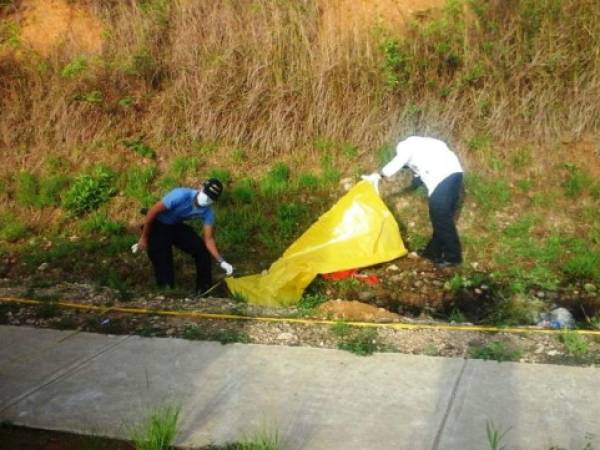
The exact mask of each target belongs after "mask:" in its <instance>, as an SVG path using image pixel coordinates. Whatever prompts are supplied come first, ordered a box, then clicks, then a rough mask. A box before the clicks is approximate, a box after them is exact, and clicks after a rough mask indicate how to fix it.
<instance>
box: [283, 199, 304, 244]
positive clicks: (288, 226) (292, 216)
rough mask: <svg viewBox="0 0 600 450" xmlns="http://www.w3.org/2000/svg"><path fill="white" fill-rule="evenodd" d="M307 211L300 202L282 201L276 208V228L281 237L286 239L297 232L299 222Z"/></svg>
mask: <svg viewBox="0 0 600 450" xmlns="http://www.w3.org/2000/svg"><path fill="white" fill-rule="evenodd" d="M307 213H308V211H307V209H306V207H305V206H304V205H302V204H300V203H284V204H281V205H279V207H278V208H277V219H278V228H279V232H280V235H281V236H282V237H283V239H288V238H290V237H292V236H293V235H294V234H296V233H297V232H298V230H299V229H300V224H301V223H302V221H303V219H304V218H305V217H306V215H307Z"/></svg>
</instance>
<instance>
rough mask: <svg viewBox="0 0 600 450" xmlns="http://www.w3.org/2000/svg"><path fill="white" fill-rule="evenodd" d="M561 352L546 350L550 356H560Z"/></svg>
mask: <svg viewBox="0 0 600 450" xmlns="http://www.w3.org/2000/svg"><path fill="white" fill-rule="evenodd" d="M560 354H561V353H560V352H559V351H558V350H550V351H549V352H546V355H548V356H558V355H560Z"/></svg>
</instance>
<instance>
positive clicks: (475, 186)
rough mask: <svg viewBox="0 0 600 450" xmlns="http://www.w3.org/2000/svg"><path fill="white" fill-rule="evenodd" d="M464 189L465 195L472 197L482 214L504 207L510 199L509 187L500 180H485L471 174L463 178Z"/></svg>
mask: <svg viewBox="0 0 600 450" xmlns="http://www.w3.org/2000/svg"><path fill="white" fill-rule="evenodd" d="M465 187H466V190H467V195H469V196H472V197H473V198H474V199H475V201H476V203H477V206H478V207H479V208H481V209H482V210H483V211H484V212H491V211H495V210H498V209H501V208H503V207H505V206H506V205H508V202H509V201H510V198H511V192H510V187H509V185H508V183H507V182H506V181H504V180H502V179H486V178H483V177H482V176H481V175H478V174H474V173H471V174H468V175H467V176H466V178H465Z"/></svg>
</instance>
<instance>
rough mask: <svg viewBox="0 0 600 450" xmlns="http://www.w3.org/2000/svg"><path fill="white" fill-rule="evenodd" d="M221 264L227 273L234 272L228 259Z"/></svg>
mask: <svg viewBox="0 0 600 450" xmlns="http://www.w3.org/2000/svg"><path fill="white" fill-rule="evenodd" d="M219 266H220V267H221V269H223V270H224V271H225V275H227V276H229V275H232V274H233V266H232V265H231V264H229V263H228V262H227V261H221V263H220V264H219Z"/></svg>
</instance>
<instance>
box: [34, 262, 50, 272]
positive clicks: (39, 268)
mask: <svg viewBox="0 0 600 450" xmlns="http://www.w3.org/2000/svg"><path fill="white" fill-rule="evenodd" d="M48 265H49V264H48V263H47V262H44V263H41V264H40V265H39V267H38V268H37V270H38V271H39V272H43V271H44V270H46V269H47V268H48Z"/></svg>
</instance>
